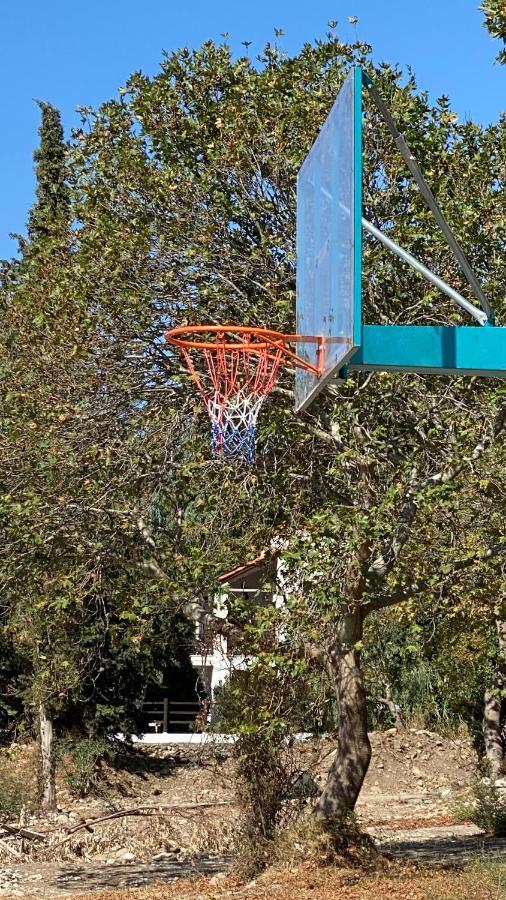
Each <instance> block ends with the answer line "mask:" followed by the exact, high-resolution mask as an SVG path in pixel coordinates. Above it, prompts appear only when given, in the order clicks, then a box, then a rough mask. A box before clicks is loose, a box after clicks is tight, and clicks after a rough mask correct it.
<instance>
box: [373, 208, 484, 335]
mask: <svg viewBox="0 0 506 900" xmlns="http://www.w3.org/2000/svg"><path fill="white" fill-rule="evenodd" d="M362 226H363V228H364V229H365V230H366V231H368V232H369V234H372V235H373V237H375V238H377V239H378V240H379V241H381V243H382V244H384V245H385V247H388V249H389V250H391V251H392V253H395V254H396V256H398V257H399V258H400V259H403V260H404V262H407V263H408V265H410V266H412V268H413V269H415V271H416V272H419V274H420V275H422V276H423V277H424V278H426V279H427V281H430V282H431V284H433V285H435V287H437V288H438V289H439V290H440V291H442V292H443V293H444V294H447V295H448V297H451V299H452V300H455V302H456V303H458V304H459V306H461V307H462V309H465V310H466V312H468V313H470V314H471V315H472V316H474V318H475V319H476V320H477V321H478V322H479V323H480V325H486V324H487V316H486V314H485V313H484V312H483V310H481V309H478V308H477V307H476V306H474V305H473V304H472V303H470V302H469V300H466V298H465V297H463V296H462V295H461V294H459V293H458V291H455V290H454V289H453V288H452V287H450V285H449V284H447V283H446V281H443V279H442V278H439V276H438V275H434V272H431V271H430V269H428V268H427V266H424V265H423V263H421V262H420V261H419V260H418V259H416V257H415V256H412V255H411V253H408V251H407V250H403V248H402V247H399V244H396V243H395V241H393V240H392V239H391V238H389V237H387V236H386V234H383V232H382V231H380V230H379V228H376V226H375V225H373V224H372V223H371V222H368V221H367V219H364V218H362Z"/></svg>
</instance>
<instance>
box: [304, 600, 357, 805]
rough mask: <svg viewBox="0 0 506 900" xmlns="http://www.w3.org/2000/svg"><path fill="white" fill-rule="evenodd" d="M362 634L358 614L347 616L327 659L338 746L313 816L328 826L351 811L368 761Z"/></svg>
mask: <svg viewBox="0 0 506 900" xmlns="http://www.w3.org/2000/svg"><path fill="white" fill-rule="evenodd" d="M362 630H363V616H362V613H361V611H360V610H357V611H355V612H349V613H347V614H346V615H345V616H344V617H343V619H342V620H341V623H340V625H339V630H338V634H337V636H336V640H335V642H334V644H333V645H332V647H331V648H330V649H329V651H328V655H327V670H328V672H329V675H330V678H331V680H332V684H333V687H334V690H335V692H336V696H337V701H338V706H339V724H338V746H337V750H336V755H335V757H334V761H333V763H332V766H331V768H330V771H329V774H328V778H327V783H326V785H325V788H324V789H323V792H322V794H321V796H320V798H319V800H318V802H317V804H316V808H315V813H316V815H317V816H318V818H320V819H322V820H324V821H325V822H329V823H331V822H333V821H339V820H340V819H342V817H343V816H345V815H346V814H347V813H348V812H352V811H353V809H354V808H355V803H356V802H357V799H358V795H359V793H360V789H361V787H362V783H363V781H364V778H365V776H366V773H367V769H368V768H369V762H370V760H371V745H370V743H369V737H368V735H367V707H366V696H365V690H364V683H363V678H362V671H361V669H360V650H359V648H358V647H357V644H358V643H359V641H361V640H362Z"/></svg>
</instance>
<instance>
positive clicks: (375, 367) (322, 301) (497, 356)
mask: <svg viewBox="0 0 506 900" xmlns="http://www.w3.org/2000/svg"><path fill="white" fill-rule="evenodd" d="M364 84H365V85H366V87H367V88H368V89H369V90H370V92H371V94H372V97H373V100H374V102H375V103H376V105H377V107H378V109H379V111H380V113H381V114H382V116H383V118H384V120H385V121H386V124H387V126H388V127H389V129H390V131H391V132H392V134H393V137H394V139H395V142H396V144H397V147H398V149H399V151H400V153H401V155H402V156H403V158H404V160H405V162H406V164H407V167H408V168H409V170H410V171H411V174H412V175H413V177H414V178H415V180H416V182H417V184H418V186H419V188H420V190H421V193H422V195H423V196H424V198H425V200H426V202H427V204H428V206H429V208H430V209H431V210H432V211H433V213H434V215H435V218H436V220H437V222H438V224H439V225H440V227H441V230H442V232H443V234H444V237H445V239H446V240H447V243H448V245H449V247H450V249H451V250H452V252H453V253H454V255H455V256H456V258H457V261H458V262H459V265H460V267H461V269H462V271H463V272H464V274H465V276H466V279H467V280H468V282H469V284H470V285H471V288H472V290H473V293H474V294H475V296H476V297H477V298H478V301H479V303H480V305H481V307H482V310H483V311H479V312H478V310H477V309H475V308H474V307H472V305H471V304H470V303H469V302H468V301H466V300H464V299H463V298H462V297H460V301H462V302H461V305H464V308H466V304H467V308H468V309H469V308H471V312H473V310H474V313H476V315H475V318H477V319H478V320H479V321H480V315H481V317H482V319H481V321H482V322H483V324H480V325H462V326H460V325H458V326H431V325H364V324H362V301H361V280H362V228H363V227H367V228H368V230H369V231H371V229H372V232H373V233H375V235H376V237H380V238H381V233H380V232H378V229H374V228H372V226H371V225H370V223H367V222H366V221H365V219H363V218H362V90H363V85H364ZM343 100H344V104H343ZM348 116H351V119H352V129H351V133H352V136H353V148H352V152H349V154H348V157H349V165H350V169H351V180H352V183H353V189H352V191H351V192H350V191H348V194H351V196H350V197H349V199H350V201H351V209H349V216H350V217H351V219H352V223H353V225H352V229H351V230H350V234H351V235H352V242H351V243H352V247H351V254H352V258H351V260H350V261H349V262H350V272H351V273H352V276H351V277H352V290H351V293H352V297H353V299H352V301H350V296H349V292H348V291H347V290H345V291H344V292H343V291H342V290H341V293H339V288H340V285H339V282H338V280H337V279H335V278H333V277H331V278H329V279H327V281H325V280H324V281H323V291H322V292H321V293H320V294H318V293H316V292H315V291H314V285H313V286H312V287H313V290H311V289H308V277H307V271H308V267H310V266H312V265H314V266H318V262H319V257H318V254H319V252H320V249H321V247H322V246H323V244H324V240H325V236H322V235H319V236H318V238H317V239H314V240H313V236H312V234H311V228H314V232H315V234H318V231H319V230H321V227H322V226H321V221H323V220H324V217H322V219H321V220H319V219H318V208H319V207H318V203H315V204H314V208H313V207H312V206H311V204H310V209H311V215H312V221H309V222H308V216H307V197H306V194H305V191H306V188H307V185H308V184H309V189H310V190H312V191H313V192H314V191H320V192H321V178H320V179H319V175H318V169H319V167H320V170H321V169H322V168H323V169H324V170H325V167H327V169H328V168H329V154H328V152H327V154H326V155H325V153H326V148H325V141H326V139H328V135H329V134H331V135H333V137H334V140H335V141H336V142H337V145H339V142H340V141H341V142H342V141H343V140H344V141H345V142H349V140H350V131H349V128H348V118H347V117H348ZM340 129H341V131H340ZM344 132H347V133H344ZM327 142H328V141H327ZM336 158H337V159H338V158H339V154H338V153H337V155H336ZM336 158H334V159H333V158H332V155H331V156H330V166H332V165H335V161H336ZM315 173H316V175H315ZM339 174H340V173H339V171H337V173H336V172H335V171H334V173H333V176H332V177H333V178H334V182H335V179H336V178H338V176H339ZM341 176H342V173H341ZM311 178H312V179H313V182H312V184H311ZM334 182H333V183H334ZM345 183H346V178H345V179H344V180H343V184H345ZM337 187H338V189H337V191H336V193H337V195H338V196H337V203H341V206H342V207H343V208H344V211H345V213H346V212H347V210H346V208H345V207H347V206H349V203H348V202H347V200H346V197H345V199H344V201H343V198H342V196H341V193H342V194H344V195H346V189H345V188H344V189H343V191H342V192H341V191H340V188H339V184H338V185H337ZM331 193H332V192H331ZM332 200H334V197H332ZM310 218H311V217H310ZM339 239H340V238H339V236H337V237H336V235H335V234H331V235H330V237H329V240H328V243H329V245H330V247H331V248H332V249H333V252H334V260H333V261H332V262H333V263H335V264H337V262H338V259H339V247H337V246H336V243H335V242H336V240H337V241H339ZM341 239H342V238H341ZM332 241H334V244H332ZM341 249H342V248H341ZM396 251H399V252H398V255H400V256H403V258H405V259H406V258H407V261H408V263H410V264H413V263H414V264H415V266H414V267H415V268H417V270H418V271H419V272H421V274H422V275H424V277H427V275H428V276H429V280H433V276H432V278H431V273H430V272H428V271H427V269H426V268H425V267H423V266H422V265H421V264H419V263H418V262H417V260H414V259H413V257H411V256H410V255H409V254H407V253H406V251H402V248H398V247H397V248H396ZM396 251H394V252H396ZM341 257H342V258H343V253H342V252H341ZM344 258H345V259H346V257H344ZM422 270H425V271H422ZM315 280H316V279H315ZM433 283H434V281H433ZM345 284H346V282H345ZM310 287H311V286H310ZM341 287H342V285H341ZM446 287H447V288H449V286H448V285H446ZM443 289H444V288H443ZM452 291H453V295H455V294H456V292H455V291H454V290H453V289H450V288H449V290H447V293H448V292H450V296H452ZM457 302H459V295H457ZM343 303H344V304H347V305H348V308H347V316H346V317H345V319H346V322H347V330H346V331H343V328H342V318H343V317H340V316H339V314H336V313H335V307H336V305H337V306H339V305H340V304H343ZM297 333H298V335H300V336H304V335H305V336H307V337H309V338H311V339H312V340H308V341H307V342H304V341H303V340H302V341H300V343H299V344H298V352H299V353H300V355H301V356H302V357H303V358H305V359H308V361H310V362H312V364H313V365H315V364H317V357H316V354H317V347H318V344H317V342H316V341H315V338H322V337H323V365H322V374H321V377H320V378H317V377H316V376H315V375H312V374H311V373H307V372H304V370H298V371H297V374H296V388H295V397H296V400H295V406H296V410H297V411H299V412H300V411H302V410H304V409H306V408H307V407H308V406H309V405H310V404H311V403H312V402H313V400H314V399H315V398H316V397H317V396H318V394H319V393H320V391H321V390H323V388H324V387H325V386H326V385H327V384H329V383H330V382H332V381H333V380H335V379H336V378H337V377H338V376H339V374H340V373H342V372H343V371H346V370H347V369H350V370H361V371H397V372H419V373H422V374H424V373H425V374H438V375H444V374H450V375H475V376H483V377H498V378H502V377H506V328H505V327H499V326H497V325H496V324H495V320H494V316H493V311H492V310H491V307H490V304H489V303H488V301H487V300H486V298H485V296H484V293H483V289H482V287H481V285H479V283H478V282H477V279H476V276H475V275H474V273H473V272H472V270H471V267H470V265H469V263H468V261H467V259H466V257H465V256H464V253H463V251H462V249H461V248H460V246H459V244H458V242H457V240H456V238H455V236H454V235H453V233H452V231H451V229H450V226H449V225H448V223H447V222H446V220H445V219H444V216H443V214H442V211H441V210H440V209H439V207H438V205H437V202H436V200H435V198H434V197H433V195H432V192H431V190H430V188H429V186H428V185H427V184H426V182H425V179H424V177H423V175H422V173H421V172H420V170H419V168H418V165H417V163H416V161H415V160H414V158H413V156H412V154H411V153H410V151H409V149H408V148H407V146H406V144H405V141H404V139H403V137H402V135H400V133H399V132H398V131H397V129H396V126H395V123H394V122H393V119H392V118H391V116H390V113H389V112H388V110H387V108H386V106H385V104H384V102H383V101H382V99H381V97H380V96H379V94H378V92H377V91H376V88H375V87H374V85H373V83H372V82H371V81H370V79H369V78H368V77H367V76H365V75H364V74H363V73H362V70H361V69H360V67H355V68H353V69H352V70H351V71H350V73H349V75H348V77H347V78H346V80H345V82H344V83H343V87H342V88H341V91H340V92H339V94H338V97H337V99H336V102H335V104H334V106H333V107H332V110H331V111H330V113H329V116H328V118H327V120H326V121H325V123H324V125H323V126H322V129H321V131H320V134H319V135H318V137H317V139H316V141H315V143H314V144H313V146H312V148H311V150H310V152H309V154H308V157H307V158H306V160H305V162H304V163H303V165H302V167H301V170H300V173H299V178H298V182H297ZM299 340H300V338H299ZM301 350H302V352H301Z"/></svg>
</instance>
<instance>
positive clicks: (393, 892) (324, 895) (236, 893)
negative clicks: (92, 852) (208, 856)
mask: <svg viewBox="0 0 506 900" xmlns="http://www.w3.org/2000/svg"><path fill="white" fill-rule="evenodd" d="M505 896H506V865H503V866H499V865H496V866H494V867H490V866H488V867H486V866H475V867H472V868H470V869H468V870H466V871H462V872H447V871H441V870H436V871H427V870H425V871H424V870H415V869H412V868H411V869H410V868H409V867H406V866H396V867H392V868H391V869H390V871H389V872H385V873H373V874H368V875H367V874H366V875H365V876H364V875H358V874H357V873H355V872H350V871H341V870H338V869H327V868H321V867H316V866H311V865H307V866H303V867H299V868H296V869H294V870H291V871H279V870H278V871H276V870H269V871H268V872H266V873H264V874H263V875H261V876H260V877H259V878H258V879H255V880H253V881H251V882H249V883H248V884H245V885H241V884H240V883H238V881H237V879H234V878H233V877H228V878H224V879H223V880H218V881H217V880H216V879H214V880H213V879H212V878H211V879H209V878H206V879H204V878H198V879H191V880H186V881H180V882H178V883H177V884H173V885H166V886H163V887H154V888H150V889H147V890H140V891H113V892H110V891H107V892H105V893H103V892H98V893H94V894H86V895H82V897H81V900H504V897H505ZM76 900H77V898H76Z"/></svg>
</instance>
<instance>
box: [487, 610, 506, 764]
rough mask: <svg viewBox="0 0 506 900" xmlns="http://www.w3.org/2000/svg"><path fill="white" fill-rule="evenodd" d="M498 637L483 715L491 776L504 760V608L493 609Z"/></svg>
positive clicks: (505, 658) (505, 666)
mask: <svg viewBox="0 0 506 900" xmlns="http://www.w3.org/2000/svg"><path fill="white" fill-rule="evenodd" d="M494 615H495V624H496V629H497V637H498V655H497V661H496V664H495V668H494V671H493V673H492V679H491V682H490V684H489V686H488V688H487V690H486V691H485V709H484V715H483V740H484V742H485V753H486V757H487V760H488V763H489V765H490V771H491V774H492V776H494V777H495V776H497V775H499V773H500V771H501V768H502V764H503V762H504V751H505V747H504V737H503V732H502V726H503V716H504V707H505V704H506V697H505V692H506V621H505V619H504V609H503V608H501V607H496V608H495V609H494Z"/></svg>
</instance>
